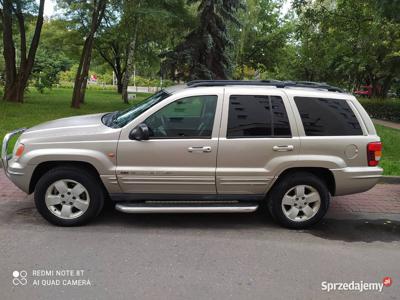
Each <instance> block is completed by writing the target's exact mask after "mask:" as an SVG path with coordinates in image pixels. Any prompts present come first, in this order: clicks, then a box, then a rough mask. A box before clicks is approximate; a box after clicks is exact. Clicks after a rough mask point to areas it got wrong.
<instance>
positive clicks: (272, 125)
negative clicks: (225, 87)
mask: <svg viewBox="0 0 400 300" xmlns="http://www.w3.org/2000/svg"><path fill="white" fill-rule="evenodd" d="M246 137H250V138H257V137H259V138H264V137H291V131H290V124H289V119H288V116H287V113H286V109H285V105H284V104H283V100H282V98H281V97H278V96H262V95H232V96H231V97H230V98H229V117H228V132H227V138H246Z"/></svg>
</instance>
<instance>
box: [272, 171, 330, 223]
mask: <svg viewBox="0 0 400 300" xmlns="http://www.w3.org/2000/svg"><path fill="white" fill-rule="evenodd" d="M303 187H304V192H302V191H303ZM318 196H319V200H318ZM266 201H267V207H268V211H269V212H270V214H271V215H272V217H273V219H274V220H275V221H276V222H278V223H279V224H280V225H282V226H284V227H287V228H293V229H302V228H307V227H309V226H311V225H314V224H315V223H317V222H318V221H320V220H321V219H322V218H323V217H324V215H325V214H326V212H327V211H328V208H329V202H330V194H329V190H328V188H327V186H326V183H325V182H324V181H323V180H321V179H320V178H318V177H316V176H315V175H313V174H312V173H309V172H293V173H289V174H287V175H286V176H284V177H283V178H281V179H279V181H278V182H277V183H276V184H275V185H274V186H273V188H272V189H271V191H270V192H269V193H268V196H267V199H266ZM296 209H297V210H296ZM310 209H311V210H310ZM296 213H297V214H296Z"/></svg>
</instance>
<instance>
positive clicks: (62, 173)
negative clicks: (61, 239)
mask: <svg viewBox="0 0 400 300" xmlns="http://www.w3.org/2000/svg"><path fill="white" fill-rule="evenodd" d="M34 198H35V204H36V208H37V210H38V211H39V213H40V214H41V215H42V216H43V217H44V218H45V219H46V220H47V221H49V222H50V223H52V224H55V225H59V226H77V225H82V224H85V223H87V222H88V221H90V220H91V219H92V218H94V217H95V216H97V215H98V214H99V213H100V211H101V209H102V208H103V204H104V192H103V188H102V186H101V183H100V182H99V179H98V178H97V177H96V176H95V174H92V173H91V172H89V171H86V170H82V169H77V168H75V167H59V168H55V169H52V170H50V171H48V172H47V173H46V174H44V175H43V176H42V178H40V180H39V181H38V183H37V185H36V188H35V195H34Z"/></svg>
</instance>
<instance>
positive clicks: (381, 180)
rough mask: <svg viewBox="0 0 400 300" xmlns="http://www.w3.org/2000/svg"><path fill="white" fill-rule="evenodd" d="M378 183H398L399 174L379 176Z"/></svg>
mask: <svg viewBox="0 0 400 300" xmlns="http://www.w3.org/2000/svg"><path fill="white" fill-rule="evenodd" d="M379 183H385V184H400V176H382V177H381V178H379Z"/></svg>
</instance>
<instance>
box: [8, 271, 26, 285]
mask: <svg viewBox="0 0 400 300" xmlns="http://www.w3.org/2000/svg"><path fill="white" fill-rule="evenodd" d="M12 275H13V280H12V282H13V284H14V285H26V284H27V283H28V280H27V279H26V277H27V276H28V272H26V271H25V270H22V271H16V270H15V271H13V273H12Z"/></svg>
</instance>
